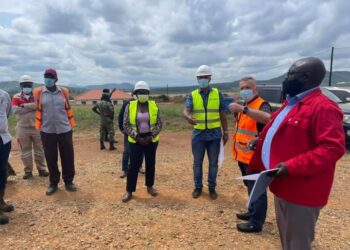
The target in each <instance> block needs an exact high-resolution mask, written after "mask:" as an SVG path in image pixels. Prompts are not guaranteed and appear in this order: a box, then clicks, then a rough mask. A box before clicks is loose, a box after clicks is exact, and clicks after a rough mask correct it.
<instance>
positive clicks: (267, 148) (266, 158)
mask: <svg viewBox="0 0 350 250" xmlns="http://www.w3.org/2000/svg"><path fill="white" fill-rule="evenodd" d="M315 89H318V87H316V88H312V89H309V90H306V91H304V92H302V93H300V94H298V95H296V96H294V97H289V96H287V101H288V105H287V106H286V107H284V109H283V110H282V111H281V112H280V113H279V114H278V115H277V116H276V118H275V120H274V121H273V123H272V125H271V127H270V128H269V130H268V131H267V134H266V137H265V140H264V143H263V146H262V150H261V159H262V162H263V164H264V166H265V169H270V153H271V143H272V140H273V137H274V136H275V134H276V132H277V130H278V127H279V126H280V125H281V123H282V122H283V120H284V119H285V118H286V116H287V115H288V114H289V112H290V111H291V110H292V109H293V107H294V106H295V105H296V104H297V103H298V102H299V101H300V100H301V99H303V98H304V97H305V96H307V95H308V94H310V93H311V92H312V91H314V90H315Z"/></svg>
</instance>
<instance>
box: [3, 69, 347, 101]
mask: <svg viewBox="0 0 350 250" xmlns="http://www.w3.org/2000/svg"><path fill="white" fill-rule="evenodd" d="M284 78H285V75H281V76H278V77H275V78H271V79H269V80H257V81H258V84H259V85H264V84H271V85H273V84H282V82H283V80H284ZM328 80H329V72H328V71H327V72H326V76H325V78H324V80H323V83H322V84H323V85H328ZM338 82H347V83H348V84H345V85H342V86H350V72H349V71H334V72H333V74H332V84H335V83H338ZM39 85H40V84H35V86H39ZM62 85H63V86H68V87H69V89H70V91H71V92H72V94H73V95H76V94H79V93H82V92H85V91H87V90H90V89H105V88H107V89H113V88H116V89H119V90H123V91H126V92H130V91H132V89H133V88H134V85H133V84H131V83H127V82H125V83H105V84H88V85H85V86H79V85H76V84H74V83H71V84H62ZM238 85H239V80H236V81H232V82H222V83H213V84H212V86H214V87H217V88H219V89H220V90H221V91H232V90H236V89H237V87H238ZM196 87H197V85H192V86H174V87H155V88H152V93H154V94H166V93H188V92H190V91H191V90H193V89H194V88H196ZM0 89H3V90H5V91H7V92H9V93H10V94H11V95H13V94H14V93H17V92H19V91H20V88H19V84H18V82H17V81H4V82H0Z"/></svg>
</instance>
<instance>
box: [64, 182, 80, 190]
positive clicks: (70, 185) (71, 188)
mask: <svg viewBox="0 0 350 250" xmlns="http://www.w3.org/2000/svg"><path fill="white" fill-rule="evenodd" d="M64 186H65V188H66V190H67V191H69V192H75V191H77V187H76V186H75V185H74V183H73V182H68V183H66V184H65V185H64Z"/></svg>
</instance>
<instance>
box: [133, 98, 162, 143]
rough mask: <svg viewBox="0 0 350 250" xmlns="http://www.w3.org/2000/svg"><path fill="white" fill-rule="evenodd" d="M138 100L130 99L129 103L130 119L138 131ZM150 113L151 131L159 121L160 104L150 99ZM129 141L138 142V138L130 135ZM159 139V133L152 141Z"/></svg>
mask: <svg viewBox="0 0 350 250" xmlns="http://www.w3.org/2000/svg"><path fill="white" fill-rule="evenodd" d="M137 103H138V101H137V100H133V101H130V103H129V121H130V124H131V126H132V128H133V129H134V130H136V131H137V125H136V117H137ZM148 114H149V123H150V131H152V130H153V128H154V126H155V125H156V123H157V117H158V106H157V104H156V102H155V101H148ZM128 141H129V142H131V143H136V140H135V139H133V138H132V137H130V136H128ZM157 141H159V135H157V136H156V137H154V138H152V142H157Z"/></svg>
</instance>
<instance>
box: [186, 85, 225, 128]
mask: <svg viewBox="0 0 350 250" xmlns="http://www.w3.org/2000/svg"><path fill="white" fill-rule="evenodd" d="M191 95H192V101H193V110H192V115H193V118H195V119H196V121H197V124H196V125H194V126H193V127H194V128H195V129H199V130H204V129H207V128H208V129H213V128H220V127H221V120H220V109H219V108H220V95H219V90H218V89H217V88H212V89H211V91H210V93H209V96H208V103H207V107H204V101H203V98H202V96H201V94H200V93H199V90H198V89H196V90H193V91H192V93H191Z"/></svg>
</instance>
